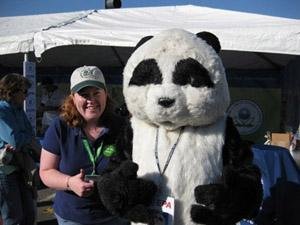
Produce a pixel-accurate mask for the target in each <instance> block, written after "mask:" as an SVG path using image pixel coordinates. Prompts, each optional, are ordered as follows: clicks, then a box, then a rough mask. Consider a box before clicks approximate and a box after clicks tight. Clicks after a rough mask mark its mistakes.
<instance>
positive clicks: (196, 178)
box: [131, 117, 225, 225]
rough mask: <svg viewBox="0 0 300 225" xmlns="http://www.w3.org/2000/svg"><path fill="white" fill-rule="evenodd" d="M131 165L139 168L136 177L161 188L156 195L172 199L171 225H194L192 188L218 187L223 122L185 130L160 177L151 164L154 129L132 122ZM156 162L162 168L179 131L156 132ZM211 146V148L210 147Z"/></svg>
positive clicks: (161, 129)
mask: <svg viewBox="0 0 300 225" xmlns="http://www.w3.org/2000/svg"><path fill="white" fill-rule="evenodd" d="M131 122H132V128H133V130H134V138H133V154H132V155H133V161H134V162H137V163H138V164H139V170H138V175H139V176H143V177H144V178H147V179H151V180H153V181H155V182H156V184H157V185H159V186H160V187H161V190H160V193H159V195H163V196H173V197H175V200H176V202H175V225H183V224H184V225H189V224H194V223H192V221H191V218H190V207H191V205H192V204H193V203H195V197H194V188H195V187H196V186H197V185H199V184H209V183H218V182H219V178H220V176H221V173H222V168H223V167H222V156H221V151H222V146H223V144H224V138H223V137H224V136H223V134H224V128H225V119H224V118H221V119H219V121H218V122H217V123H215V124H213V125H210V126H206V127H204V128H201V127H191V126H189V127H186V128H185V129H184V132H183V134H182V136H181V138H180V141H179V143H178V145H177V147H176V149H175V151H174V154H173V156H172V158H171V160H170V163H169V165H168V167H167V170H166V172H165V174H164V176H163V178H162V177H161V176H160V174H159V172H158V168H157V164H156V160H155V153H154V151H155V136H156V128H157V127H156V126H153V125H150V124H147V123H145V122H143V121H141V120H139V119H137V118H135V117H134V118H132V121H131ZM159 132H160V133H159V134H160V135H159V139H158V158H159V164H160V166H161V168H163V167H164V165H165V162H166V160H167V157H168V154H169V152H170V150H171V147H172V145H173V144H174V143H175V142H176V139H177V137H178V134H179V130H175V131H168V130H166V129H164V128H162V127H160V130H159ZM212 143H213V144H212Z"/></svg>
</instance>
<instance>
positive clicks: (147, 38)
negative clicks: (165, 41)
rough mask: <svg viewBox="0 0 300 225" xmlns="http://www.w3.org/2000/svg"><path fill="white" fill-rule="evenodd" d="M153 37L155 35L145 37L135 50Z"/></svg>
mask: <svg viewBox="0 0 300 225" xmlns="http://www.w3.org/2000/svg"><path fill="white" fill-rule="evenodd" d="M151 38H153V36H146V37H143V38H142V39H141V40H140V41H139V42H138V43H137V44H136V46H135V47H134V50H133V51H135V50H136V49H137V48H139V47H140V46H141V45H142V44H144V43H145V42H147V41H148V40H150V39H151Z"/></svg>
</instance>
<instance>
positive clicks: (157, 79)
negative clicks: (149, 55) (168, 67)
mask: <svg viewBox="0 0 300 225" xmlns="http://www.w3.org/2000/svg"><path fill="white" fill-rule="evenodd" d="M161 83H162V75H161V72H160V69H159V67H158V65H157V62H156V60H155V59H146V60H143V61H141V62H140V63H139V64H138V65H137V67H136V68H135V69H134V71H133V75H132V77H131V79H130V82H129V85H136V86H144V85H147V84H161Z"/></svg>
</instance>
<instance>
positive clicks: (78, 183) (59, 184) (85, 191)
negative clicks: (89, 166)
mask: <svg viewBox="0 0 300 225" xmlns="http://www.w3.org/2000/svg"><path fill="white" fill-rule="evenodd" d="M59 160H60V158H59V156H58V155H55V154H53V153H50V152H48V151H47V150H45V149H42V153H41V160H40V177H41V180H42V181H43V183H44V184H45V185H46V186H48V187H50V188H53V189H56V190H69V191H73V192H75V193H76V194H77V195H78V196H80V197H82V196H88V195H90V194H91V193H92V191H93V187H94V183H93V181H88V182H86V181H84V175H85V174H84V172H83V170H80V171H79V173H78V174H77V175H74V176H70V175H68V174H64V173H62V172H60V171H59V170H58V163H59Z"/></svg>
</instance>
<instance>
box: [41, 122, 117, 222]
mask: <svg viewBox="0 0 300 225" xmlns="http://www.w3.org/2000/svg"><path fill="white" fill-rule="evenodd" d="M109 132H110V131H109V130H108V131H107V132H105V133H104V134H102V135H101V136H100V137H99V138H98V139H97V140H96V141H95V143H94V146H93V147H94V148H97V147H98V146H100V144H101V142H102V141H103V146H104V147H105V145H106V144H108V143H106V142H107V141H106V136H108V134H109ZM83 138H85V135H84V133H83V132H82V130H81V129H80V128H75V127H69V126H68V125H67V124H66V123H65V122H64V121H62V120H61V119H60V118H56V119H55V120H54V121H53V123H52V124H51V125H50V126H49V128H48V130H47V131H46V133H45V137H44V139H43V149H45V150H46V151H49V152H51V153H53V154H55V155H58V156H60V161H59V165H58V170H59V171H61V172H62V173H64V174H68V175H70V176H74V175H76V174H78V173H79V172H80V169H83V170H84V172H85V174H91V173H92V169H93V165H92V162H91V161H90V159H89V156H88V153H87V152H86V150H85V149H84V146H83V143H82V139H83ZM109 144H110V143H109ZM108 162H109V158H107V157H105V156H103V155H100V157H99V158H98V159H97V161H96V171H97V174H100V173H101V172H103V171H104V170H105V169H106V167H107V165H108ZM54 211H55V213H56V214H57V215H59V216H60V217H62V218H64V219H67V220H72V221H76V222H79V223H82V224H99V223H101V222H104V221H108V220H109V219H110V218H111V219H113V218H115V217H112V216H111V215H110V214H109V212H108V211H107V210H106V209H105V208H104V206H103V205H102V204H101V201H100V199H99V197H98V194H97V190H95V191H94V194H93V195H91V196H89V197H79V196H77V195H76V194H75V193H73V192H71V191H56V195H55V199H54Z"/></svg>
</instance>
